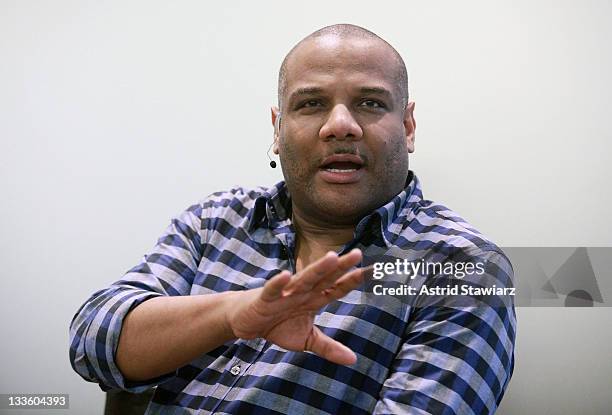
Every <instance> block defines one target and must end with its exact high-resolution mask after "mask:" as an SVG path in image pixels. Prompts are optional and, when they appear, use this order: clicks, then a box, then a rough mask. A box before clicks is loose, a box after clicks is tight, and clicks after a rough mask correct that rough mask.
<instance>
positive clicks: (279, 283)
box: [261, 271, 291, 301]
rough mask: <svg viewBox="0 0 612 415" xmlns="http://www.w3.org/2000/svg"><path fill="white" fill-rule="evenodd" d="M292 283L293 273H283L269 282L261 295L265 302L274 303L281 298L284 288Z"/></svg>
mask: <svg viewBox="0 0 612 415" xmlns="http://www.w3.org/2000/svg"><path fill="white" fill-rule="evenodd" d="M289 281H291V273H290V272H289V271H281V272H279V273H278V274H276V275H275V276H274V277H272V278H271V279H270V280H269V281H267V282H266V283H265V285H264V287H263V291H262V293H261V299H262V300H263V301H274V300H277V299H279V298H280V297H281V295H282V293H283V288H285V286H286V285H287V283H289Z"/></svg>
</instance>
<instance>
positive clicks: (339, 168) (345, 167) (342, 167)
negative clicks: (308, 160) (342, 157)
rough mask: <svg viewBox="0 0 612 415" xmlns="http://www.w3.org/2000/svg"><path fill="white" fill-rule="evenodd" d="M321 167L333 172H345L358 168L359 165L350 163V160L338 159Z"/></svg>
mask: <svg viewBox="0 0 612 415" xmlns="http://www.w3.org/2000/svg"><path fill="white" fill-rule="evenodd" d="M321 168H322V169H323V170H327V171H331V172H334V173H346V172H351V171H355V170H359V169H360V168H361V165H359V164H356V163H352V162H350V161H338V162H333V163H329V164H327V165H325V166H323V167H321Z"/></svg>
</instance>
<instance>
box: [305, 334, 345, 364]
mask: <svg viewBox="0 0 612 415" xmlns="http://www.w3.org/2000/svg"><path fill="white" fill-rule="evenodd" d="M305 351H311V352H313V353H315V354H317V355H319V356H321V357H322V358H324V359H327V360H329V361H330V362H333V363H337V364H339V365H352V364H355V363H356V362H357V356H356V355H355V353H354V352H353V351H352V350H351V349H349V348H348V347H346V346H345V345H343V344H342V343H340V342H338V341H336V340H334V339H332V338H331V337H329V336H328V335H326V334H324V333H323V332H322V331H321V330H320V329H319V328H318V327H317V326H314V327H313V329H312V331H311V332H310V336H308V339H307V340H306V350H305Z"/></svg>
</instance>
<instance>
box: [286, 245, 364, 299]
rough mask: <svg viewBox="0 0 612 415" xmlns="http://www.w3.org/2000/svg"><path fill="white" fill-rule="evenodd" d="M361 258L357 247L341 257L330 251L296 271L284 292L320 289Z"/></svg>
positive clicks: (327, 285) (329, 284)
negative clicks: (298, 271)
mask: <svg viewBox="0 0 612 415" xmlns="http://www.w3.org/2000/svg"><path fill="white" fill-rule="evenodd" d="M361 258H362V254H361V251H360V250H359V249H353V250H351V251H350V252H348V253H346V254H344V255H342V256H341V257H338V254H337V253H335V252H333V251H330V252H328V253H327V254H326V255H325V256H323V257H322V258H321V259H319V260H317V261H315V262H313V263H312V264H310V265H309V266H307V267H306V268H304V269H303V270H302V271H301V272H300V273H298V274H297V275H296V276H295V277H294V280H293V281H292V282H291V284H289V285H288V286H287V288H286V289H285V293H287V294H290V293H292V292H294V291H301V292H307V291H310V290H313V289H315V290H317V291H322V290H323V289H325V288H327V287H329V286H331V285H332V284H333V283H334V282H335V281H336V279H337V278H338V277H339V276H341V275H342V274H344V273H345V272H346V271H348V270H349V269H351V268H352V267H354V266H355V265H357V264H359V263H360V262H361Z"/></svg>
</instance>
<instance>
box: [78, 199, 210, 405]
mask: <svg viewBox="0 0 612 415" xmlns="http://www.w3.org/2000/svg"><path fill="white" fill-rule="evenodd" d="M201 255H202V204H195V205H193V206H191V207H189V208H188V209H187V210H185V211H184V212H183V213H181V214H180V215H179V216H178V217H176V218H174V219H173V220H172V222H171V224H170V225H169V226H168V227H167V229H166V230H165V232H164V234H163V235H162V236H161V237H160V238H159V239H158V241H157V244H156V245H155V247H154V248H153V250H152V251H151V252H150V253H149V254H147V255H145V256H144V257H143V258H142V260H141V262H140V263H139V264H138V265H137V266H135V267H134V268H132V269H131V270H129V271H128V272H127V273H126V274H125V275H124V276H123V278H122V279H120V280H119V281H116V282H115V283H113V284H112V285H111V286H110V287H108V288H106V289H103V290H100V291H97V292H96V293H94V294H93V295H92V296H91V297H90V298H89V299H88V300H87V301H86V302H85V303H84V304H83V305H82V306H81V307H80V308H79V310H78V311H77V313H76V314H75V316H74V317H73V319H72V322H71V324H70V363H71V365H72V367H73V368H74V370H75V371H76V372H77V373H78V374H79V375H81V376H82V377H83V378H84V379H85V380H88V381H91V382H97V383H99V385H100V387H101V388H102V389H103V390H108V389H123V390H126V391H129V392H133V393H139V392H143V391H144V390H146V389H148V388H150V387H152V386H155V385H157V384H159V383H161V382H163V381H164V380H167V379H168V378H169V377H170V376H172V375H173V374H167V375H165V376H161V377H159V378H156V379H151V380H150V381H147V382H130V381H128V380H126V379H125V378H124V377H123V375H122V374H121V372H120V371H119V368H118V367H117V363H116V361H115V354H116V351H117V345H118V343H119V335H120V333H121V328H122V325H123V321H124V319H125V317H126V315H127V314H128V313H129V312H130V311H131V310H132V309H133V308H135V307H136V306H138V305H139V304H141V303H143V302H144V301H147V300H149V299H151V298H154V297H159V296H176V295H189V293H190V291H191V286H192V283H193V279H194V276H195V274H196V272H197V269H198V265H199V263H200V259H201Z"/></svg>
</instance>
